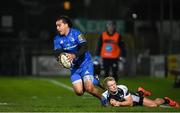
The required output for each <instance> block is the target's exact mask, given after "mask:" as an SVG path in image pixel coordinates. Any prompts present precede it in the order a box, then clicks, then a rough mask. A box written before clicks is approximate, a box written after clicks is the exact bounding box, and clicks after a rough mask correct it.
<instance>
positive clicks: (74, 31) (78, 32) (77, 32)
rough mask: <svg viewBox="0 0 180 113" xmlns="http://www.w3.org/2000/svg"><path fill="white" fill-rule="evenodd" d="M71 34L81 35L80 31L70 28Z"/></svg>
mask: <svg viewBox="0 0 180 113" xmlns="http://www.w3.org/2000/svg"><path fill="white" fill-rule="evenodd" d="M71 32H72V33H76V34H81V31H80V30H78V29H76V28H71Z"/></svg>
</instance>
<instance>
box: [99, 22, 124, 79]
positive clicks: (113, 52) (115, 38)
mask: <svg viewBox="0 0 180 113" xmlns="http://www.w3.org/2000/svg"><path fill="white" fill-rule="evenodd" d="M96 56H97V58H100V57H101V58H102V62H103V68H104V71H105V76H104V77H107V76H109V75H110V76H112V75H113V77H114V78H115V80H116V81H118V69H119V66H118V63H119V60H120V61H123V62H125V56H126V52H125V44H124V42H123V40H122V39H121V35H120V34H119V33H118V32H116V24H115V22H113V21H108V22H107V24H106V31H104V32H102V34H101V36H100V38H99V40H98V45H97V49H96ZM111 69H112V75H111V73H110V70H111Z"/></svg>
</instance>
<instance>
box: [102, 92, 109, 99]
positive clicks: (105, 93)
mask: <svg viewBox="0 0 180 113" xmlns="http://www.w3.org/2000/svg"><path fill="white" fill-rule="evenodd" d="M108 95H109V93H108V91H107V90H106V91H105V92H104V93H102V96H103V97H104V98H105V99H108Z"/></svg>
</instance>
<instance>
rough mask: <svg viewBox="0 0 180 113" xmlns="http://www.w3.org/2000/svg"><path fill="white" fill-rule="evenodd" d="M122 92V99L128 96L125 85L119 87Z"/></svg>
mask: <svg viewBox="0 0 180 113" xmlns="http://www.w3.org/2000/svg"><path fill="white" fill-rule="evenodd" d="M118 87H120V88H121V89H122V90H123V92H124V98H126V97H128V96H129V95H130V93H129V90H128V88H127V87H126V86H125V85H119V86H118Z"/></svg>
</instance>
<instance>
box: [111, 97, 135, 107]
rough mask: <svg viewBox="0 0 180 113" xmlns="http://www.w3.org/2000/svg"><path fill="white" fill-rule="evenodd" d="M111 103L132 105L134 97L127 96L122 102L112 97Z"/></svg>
mask: <svg viewBox="0 0 180 113" xmlns="http://www.w3.org/2000/svg"><path fill="white" fill-rule="evenodd" d="M110 104H111V105H112V106H132V105H133V99H132V96H131V95H129V96H128V97H126V98H125V100H124V101H122V102H120V101H116V100H115V99H110Z"/></svg>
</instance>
